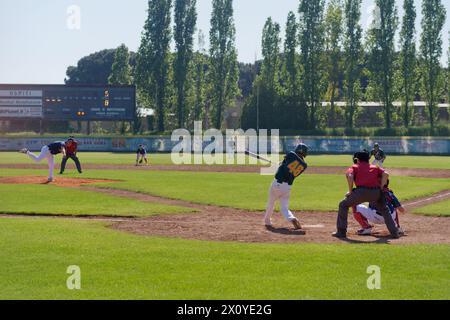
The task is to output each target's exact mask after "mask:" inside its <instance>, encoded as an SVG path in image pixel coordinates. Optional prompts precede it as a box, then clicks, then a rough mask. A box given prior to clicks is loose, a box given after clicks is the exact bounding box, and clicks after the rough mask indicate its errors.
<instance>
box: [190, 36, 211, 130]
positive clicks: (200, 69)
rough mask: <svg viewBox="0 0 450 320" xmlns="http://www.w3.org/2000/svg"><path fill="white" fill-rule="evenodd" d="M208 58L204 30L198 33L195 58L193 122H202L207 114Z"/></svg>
mask: <svg viewBox="0 0 450 320" xmlns="http://www.w3.org/2000/svg"><path fill="white" fill-rule="evenodd" d="M207 67H208V58H207V56H206V50H205V35H204V34H203V32H202V30H199V32H198V51H197V52H196V53H195V56H194V88H195V89H194V90H195V93H194V110H193V120H194V121H201V120H202V119H203V116H204V112H205V102H206V97H205V94H206V77H205V73H206V70H207Z"/></svg>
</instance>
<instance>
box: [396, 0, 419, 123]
mask: <svg viewBox="0 0 450 320" xmlns="http://www.w3.org/2000/svg"><path fill="white" fill-rule="evenodd" d="M403 9H404V11H405V14H404V16H403V23H402V29H401V31H400V43H401V52H400V73H401V81H399V83H401V88H400V96H401V99H402V101H403V106H402V110H401V114H402V117H403V125H404V126H405V127H408V126H409V125H410V124H411V122H412V121H413V116H414V105H413V103H414V97H415V94H414V93H415V86H416V78H417V75H416V64H417V63H416V42H415V32H416V27H415V21H416V8H415V7H414V0H405V1H404V3H403Z"/></svg>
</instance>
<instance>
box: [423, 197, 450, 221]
mask: <svg viewBox="0 0 450 320" xmlns="http://www.w3.org/2000/svg"><path fill="white" fill-rule="evenodd" d="M414 213H418V214H424V215H427V216H446V217H449V216H450V200H445V201H440V202H436V203H433V204H431V205H428V206H425V207H421V208H417V209H415V210H414Z"/></svg>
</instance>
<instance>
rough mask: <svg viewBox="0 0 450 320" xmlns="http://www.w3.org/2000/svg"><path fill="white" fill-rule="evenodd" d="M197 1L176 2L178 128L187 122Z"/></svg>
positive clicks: (180, 0)
mask: <svg viewBox="0 0 450 320" xmlns="http://www.w3.org/2000/svg"><path fill="white" fill-rule="evenodd" d="M196 4H197V0H175V28H174V39H175V47H176V55H175V61H174V80H175V86H176V91H177V117H178V127H179V128H182V127H184V126H185V124H186V123H185V122H186V112H187V110H186V95H187V83H186V82H187V79H188V72H189V67H190V63H191V61H192V55H193V54H192V52H193V43H194V32H195V25H196V23H197V11H196Z"/></svg>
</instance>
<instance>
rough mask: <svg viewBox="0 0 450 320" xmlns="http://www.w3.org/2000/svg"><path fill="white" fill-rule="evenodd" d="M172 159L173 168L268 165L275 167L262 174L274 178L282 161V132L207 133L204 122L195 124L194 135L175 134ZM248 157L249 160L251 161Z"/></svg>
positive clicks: (215, 130)
mask: <svg viewBox="0 0 450 320" xmlns="http://www.w3.org/2000/svg"><path fill="white" fill-rule="evenodd" d="M171 141H172V142H176V144H175V146H174V147H173V148H172V152H171V159H172V162H173V164H176V165H182V164H189V165H191V164H197V165H201V164H207V165H213V164H219V165H220V164H227V165H232V164H241V165H244V164H246V163H247V159H248V163H249V164H258V163H267V164H271V167H270V168H268V167H263V168H261V174H273V172H274V169H275V170H276V169H277V165H278V163H279V157H280V133H279V130H278V129H276V130H270V135H269V132H268V130H266V129H264V130H259V132H257V131H256V130H254V129H249V130H246V131H244V130H243V129H237V130H232V129H228V130H226V131H225V135H224V134H223V132H222V131H220V130H218V129H208V130H205V131H204V130H203V128H202V122H201V121H196V122H195V123H194V134H193V135H192V134H191V132H189V131H188V130H186V129H177V130H175V131H173V133H172V137H171ZM247 156H249V157H248V158H247Z"/></svg>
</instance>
